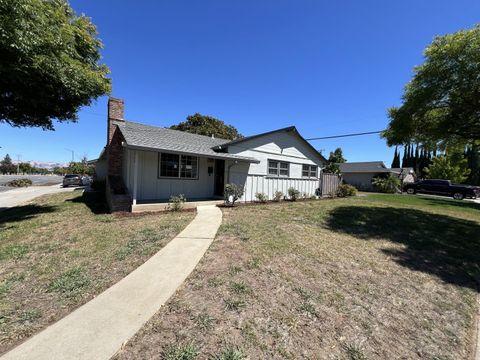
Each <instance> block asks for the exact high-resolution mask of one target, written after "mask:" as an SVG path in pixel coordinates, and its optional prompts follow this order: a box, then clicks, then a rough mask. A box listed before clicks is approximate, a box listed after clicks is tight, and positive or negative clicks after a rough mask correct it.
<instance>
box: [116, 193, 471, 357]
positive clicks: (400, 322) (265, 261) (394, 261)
mask: <svg viewBox="0 0 480 360" xmlns="http://www.w3.org/2000/svg"><path fill="white" fill-rule="evenodd" d="M432 201H434V200H432V199H426V200H422V199H420V198H414V197H396V196H372V197H365V198H355V199H338V200H326V201H317V202H306V203H289V204H278V205H259V206H249V207H239V208H236V209H227V210H224V223H223V225H222V227H221V230H220V234H219V235H218V237H217V239H216V240H215V242H214V243H213V244H212V247H211V248H210V249H209V251H208V252H207V254H206V255H205V257H204V258H203V260H202V262H201V264H200V265H199V266H198V267H197V269H196V270H195V272H194V273H193V274H192V275H191V276H190V277H189V279H188V280H187V281H186V283H185V284H184V286H183V288H182V289H181V290H179V291H178V292H177V294H176V295H175V296H174V297H173V298H172V299H171V301H170V302H169V303H168V304H167V306H166V307H165V308H164V309H162V310H161V311H159V312H158V313H157V315H155V317H154V318H153V319H151V321H149V323H147V325H146V326H145V327H144V328H143V329H142V330H141V331H140V332H139V333H138V334H137V336H136V337H135V338H134V339H133V340H132V341H131V342H130V343H129V344H128V345H127V346H126V348H125V349H124V350H123V351H122V352H121V353H120V354H119V355H118V357H117V358H118V359H137V358H158V357H159V356H160V354H161V352H162V351H163V350H162V349H169V348H170V347H171V346H173V344H193V346H194V348H195V350H196V352H197V354H196V355H195V356H193V357H192V358H195V359H209V358H212V357H213V356H219V355H218V354H222V353H223V351H224V349H227V350H228V349H230V350H232V349H233V350H235V351H236V352H238V354H240V356H242V357H239V358H243V356H248V357H249V358H250V359H282V358H284V359H400V358H401V359H415V358H422V359H467V358H469V357H471V356H472V352H471V351H472V342H473V338H472V330H473V326H474V316H475V311H476V303H475V298H476V294H477V290H476V289H477V288H476V283H475V281H474V277H475V276H477V275H478V273H479V270H480V269H479V263H478V259H479V258H480V238H479V236H478V234H479V233H480V207H479V206H476V205H475V204H473V205H471V204H470V203H467V202H462V203H459V202H455V203H453V202H452V203H448V202H447V203H441V204H442V205H441V206H440V205H439V204H436V203H434V202H433V203H432ZM441 201H443V200H441ZM462 204H463V205H462ZM225 353H226V352H225ZM228 358H233V357H228Z"/></svg>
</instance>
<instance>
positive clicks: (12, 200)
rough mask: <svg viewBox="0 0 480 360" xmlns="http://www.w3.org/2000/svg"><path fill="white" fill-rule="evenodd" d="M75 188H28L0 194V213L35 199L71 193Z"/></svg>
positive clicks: (52, 186)
mask: <svg viewBox="0 0 480 360" xmlns="http://www.w3.org/2000/svg"><path fill="white" fill-rule="evenodd" d="M75 189H78V188H76V187H68V188H63V187H62V186H61V185H51V186H29V187H26V188H16V189H12V190H9V191H5V192H0V211H2V210H5V209H8V208H11V207H14V206H19V205H22V204H25V203H26V202H28V201H31V200H33V199H35V198H36V197H39V196H42V195H46V194H54V193H58V192H65V191H73V190H75Z"/></svg>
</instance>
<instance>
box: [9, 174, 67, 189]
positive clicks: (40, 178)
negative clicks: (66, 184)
mask: <svg viewBox="0 0 480 360" xmlns="http://www.w3.org/2000/svg"><path fill="white" fill-rule="evenodd" d="M15 179H30V180H32V185H34V186H47V185H55V184H61V183H62V180H63V177H62V176H58V175H0V192H3V191H8V190H11V189H12V188H10V187H7V186H5V184H6V183H8V182H9V181H12V180H15Z"/></svg>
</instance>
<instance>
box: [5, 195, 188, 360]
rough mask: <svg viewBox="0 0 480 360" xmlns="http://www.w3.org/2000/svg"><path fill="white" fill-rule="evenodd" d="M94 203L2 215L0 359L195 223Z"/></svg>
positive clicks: (84, 199)
mask: <svg viewBox="0 0 480 360" xmlns="http://www.w3.org/2000/svg"><path fill="white" fill-rule="evenodd" d="M96 200H97V199H96V198H95V194H92V193H85V194H84V195H82V193H81V192H78V191H75V192H69V193H61V194H56V195H47V196H44V197H41V198H39V199H37V200H35V202H34V203H32V204H31V205H25V206H20V207H17V208H15V209H11V210H6V211H3V212H0V353H2V352H4V351H6V350H8V349H9V348H11V347H13V346H14V345H16V344H18V343H19V342H20V341H22V340H23V339H25V338H26V337H28V336H30V335H32V334H33V333H34V332H36V331H38V330H40V329H42V328H44V327H45V326H46V325H48V324H51V323H52V322H54V321H56V320H58V319H60V318H61V317H63V316H65V315H66V314H68V313H69V312H71V311H72V310H73V309H74V308H76V307H78V306H79V305H81V304H83V303H85V302H87V301H88V300H90V299H91V298H92V297H94V296H95V295H97V294H99V293H100V292H102V291H103V290H105V289H106V288H108V287H109V286H111V285H113V284H114V283H115V282H117V281H118V280H120V279H121V278H123V277H124V276H125V275H127V274H128V273H129V272H131V271H132V270H134V269H135V268H137V267H138V266H139V265H141V264H142V263H143V262H145V260H147V259H148V258H149V257H150V256H151V255H153V254H154V253H155V252H156V251H158V250H159V249H160V248H161V247H163V246H164V245H165V244H166V243H167V242H168V241H169V240H170V239H172V238H173V237H174V236H175V235H176V234H177V233H179V232H180V231H181V230H182V229H183V228H184V227H185V226H186V224H187V223H188V222H189V221H190V220H191V219H193V216H194V214H193V213H176V214H171V213H168V214H162V215H144V216H122V217H119V216H114V215H110V214H105V213H102V208H101V207H99V206H98V202H97V201H96Z"/></svg>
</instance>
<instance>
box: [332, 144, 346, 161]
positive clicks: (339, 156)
mask: <svg viewBox="0 0 480 360" xmlns="http://www.w3.org/2000/svg"><path fill="white" fill-rule="evenodd" d="M328 162H330V163H336V164H340V163H344V162H347V160H346V159H345V158H344V157H343V150H342V148H336V149H335V150H334V151H333V152H330V156H329V157H328Z"/></svg>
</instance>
